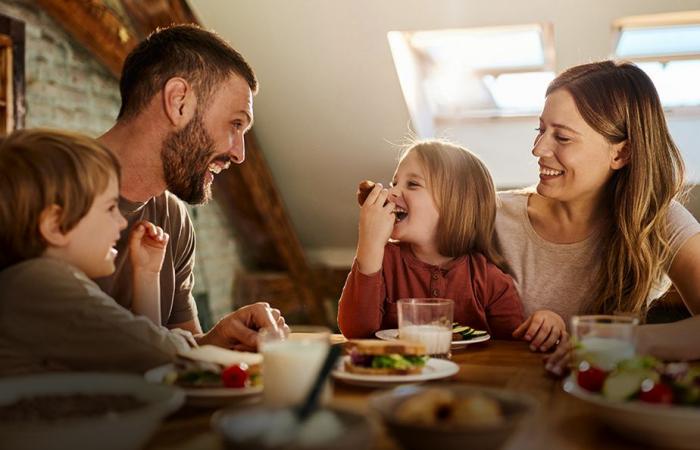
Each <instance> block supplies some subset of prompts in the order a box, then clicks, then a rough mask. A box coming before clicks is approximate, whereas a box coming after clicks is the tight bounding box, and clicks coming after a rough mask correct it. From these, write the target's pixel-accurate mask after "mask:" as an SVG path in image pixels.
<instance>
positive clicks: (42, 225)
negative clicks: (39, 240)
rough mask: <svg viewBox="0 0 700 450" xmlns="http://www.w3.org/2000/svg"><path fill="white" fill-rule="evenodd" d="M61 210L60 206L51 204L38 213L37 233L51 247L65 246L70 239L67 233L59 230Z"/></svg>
mask: <svg viewBox="0 0 700 450" xmlns="http://www.w3.org/2000/svg"><path fill="white" fill-rule="evenodd" d="M61 212H62V210H61V207H60V206H58V205H51V206H47V207H46V208H44V210H43V211H42V212H41V214H40V215H39V233H41V236H42V237H43V238H44V240H45V241H46V242H47V243H48V244H49V246H52V247H65V246H66V245H68V242H69V240H70V239H69V238H68V234H67V233H63V232H62V231H61V222H60V219H61Z"/></svg>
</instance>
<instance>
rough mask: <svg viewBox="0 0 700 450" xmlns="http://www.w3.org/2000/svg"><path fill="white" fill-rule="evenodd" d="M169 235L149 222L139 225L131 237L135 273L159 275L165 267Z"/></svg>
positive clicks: (132, 262) (132, 261) (132, 231)
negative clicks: (164, 261)
mask: <svg viewBox="0 0 700 450" xmlns="http://www.w3.org/2000/svg"><path fill="white" fill-rule="evenodd" d="M169 238H170V237H169V236H168V233H166V232H164V231H163V229H162V228H161V227H158V226H155V225H153V224H152V223H151V222H148V221H145V220H143V221H141V222H139V223H137V224H136V225H135V226H134V227H133V228H132V230H131V235H130V236H129V254H130V258H131V264H132V266H134V270H135V271H137V270H138V271H144V272H151V273H159V272H160V269H161V267H162V266H163V258H164V257H165V247H166V246H167V245H168V239H169Z"/></svg>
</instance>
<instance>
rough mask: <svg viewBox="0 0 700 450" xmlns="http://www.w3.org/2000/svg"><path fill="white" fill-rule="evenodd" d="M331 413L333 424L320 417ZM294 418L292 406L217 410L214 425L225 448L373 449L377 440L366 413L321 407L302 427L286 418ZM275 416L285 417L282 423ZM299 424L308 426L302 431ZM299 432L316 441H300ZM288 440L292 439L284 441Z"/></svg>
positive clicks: (236, 449)
mask: <svg viewBox="0 0 700 450" xmlns="http://www.w3.org/2000/svg"><path fill="white" fill-rule="evenodd" d="M329 414H330V415H332V416H333V417H332V418H334V419H333V420H332V421H331V423H329V422H328V420H323V419H321V416H320V415H325V417H324V419H328V418H329V417H328V415H329ZM280 415H281V417H280ZM292 417H293V412H292V410H290V409H284V408H282V409H270V408H266V407H265V406H257V407H254V408H247V409H238V408H237V409H229V410H220V411H217V412H216V413H215V414H214V415H213V416H212V420H211V424H212V427H213V428H214V429H215V430H216V431H217V432H218V433H219V434H220V435H221V437H222V438H223V441H224V444H225V448H226V449H231V450H263V449H268V450H326V449H333V450H356V449H367V448H370V447H371V445H372V442H373V440H374V431H373V429H372V427H371V425H370V423H369V421H368V420H367V417H366V415H364V414H360V413H357V412H352V411H346V410H341V409H335V408H328V409H322V410H319V411H316V412H315V413H314V414H312V416H311V417H310V418H309V419H308V421H307V422H306V423H305V424H304V425H301V426H300V425H298V424H296V426H294V421H291V422H289V421H285V420H284V419H291V418H292ZM276 419H283V420H282V421H281V422H280V420H276ZM315 419H321V420H315ZM312 422H315V423H312ZM285 425H286V426H285ZM289 426H292V428H289ZM300 427H301V428H306V427H308V428H306V430H305V431H304V432H302V431H301V430H300V429H299V428H300ZM296 433H301V434H305V435H306V437H307V438H308V437H310V436H311V437H313V440H314V441H316V442H315V443H307V444H303V443H302V442H300V441H301V440H303V439H292V438H290V436H295V435H296ZM270 435H275V436H276V438H275V439H274V440H276V441H277V443H271V442H270V440H266V438H269V437H270ZM297 437H299V436H298V435H297ZM280 438H282V440H280ZM289 440H292V441H293V442H282V441H289Z"/></svg>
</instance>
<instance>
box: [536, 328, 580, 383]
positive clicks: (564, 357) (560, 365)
mask: <svg viewBox="0 0 700 450" xmlns="http://www.w3.org/2000/svg"><path fill="white" fill-rule="evenodd" d="M573 350H574V349H573V346H572V345H571V341H570V339H569V335H568V334H567V333H564V336H562V338H561V339H560V340H559V344H558V345H557V348H556V349H555V350H554V353H552V354H551V355H547V356H545V357H544V358H543V362H544V368H545V369H546V370H547V371H548V372H550V373H552V374H554V375H556V376H558V377H560V376H563V375H566V373H567V372H568V371H569V365H570V364H571V361H572V356H573Z"/></svg>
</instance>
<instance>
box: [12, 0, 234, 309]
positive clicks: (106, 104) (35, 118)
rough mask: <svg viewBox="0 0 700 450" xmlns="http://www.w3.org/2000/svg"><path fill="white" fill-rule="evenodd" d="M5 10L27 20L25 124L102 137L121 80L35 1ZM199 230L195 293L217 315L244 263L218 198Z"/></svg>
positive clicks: (198, 212) (198, 213) (202, 210)
mask: <svg viewBox="0 0 700 450" xmlns="http://www.w3.org/2000/svg"><path fill="white" fill-rule="evenodd" d="M0 14H4V15H7V16H11V17H13V18H16V19H19V20H22V21H24V22H25V25H26V50H25V52H26V59H25V78H26V101H27V115H26V126H27V127H28V128H31V127H52V128H62V129H68V130H73V131H78V132H82V133H85V134H87V135H90V136H93V137H94V136H98V135H100V134H102V133H103V132H104V131H106V130H107V129H108V128H109V127H111V126H112V124H113V123H114V120H115V118H116V116H117V112H118V110H119V104H120V100H119V86H118V82H117V80H116V79H115V78H114V77H113V76H112V75H111V74H110V72H109V71H108V70H107V69H105V68H104V67H103V66H102V65H101V64H99V63H98V62H97V61H95V60H94V58H93V57H92V56H91V55H90V54H89V53H88V52H87V51H86V50H84V49H83V48H82V47H81V46H80V45H78V44H77V43H75V42H74V41H73V40H72V39H71V38H70V37H69V36H68V35H67V34H66V33H65V32H64V31H63V30H62V29H61V28H60V27H59V26H58V24H56V23H55V22H54V21H53V20H52V19H51V18H50V17H49V16H48V15H47V14H46V13H44V12H43V11H42V10H41V9H40V8H39V7H38V6H37V5H36V4H35V2H34V1H32V0H14V1H8V0H2V1H0ZM190 211H191V212H193V214H192V218H193V221H194V225H195V228H196V231H197V262H196V265H195V293H196V294H201V293H206V294H208V296H209V301H210V303H211V309H212V313H213V316H214V319H216V318H217V317H219V316H221V315H222V314H224V313H225V312H227V311H229V310H230V305H231V290H232V278H233V273H234V270H235V269H236V268H237V267H238V266H239V259H238V257H237V253H236V245H235V243H234V236H233V232H232V231H231V230H230V227H229V226H228V225H227V224H226V219H225V218H224V216H223V214H222V211H221V208H220V207H219V205H217V204H216V203H215V202H212V203H211V204H209V205H204V206H198V207H196V208H191V209H190Z"/></svg>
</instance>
